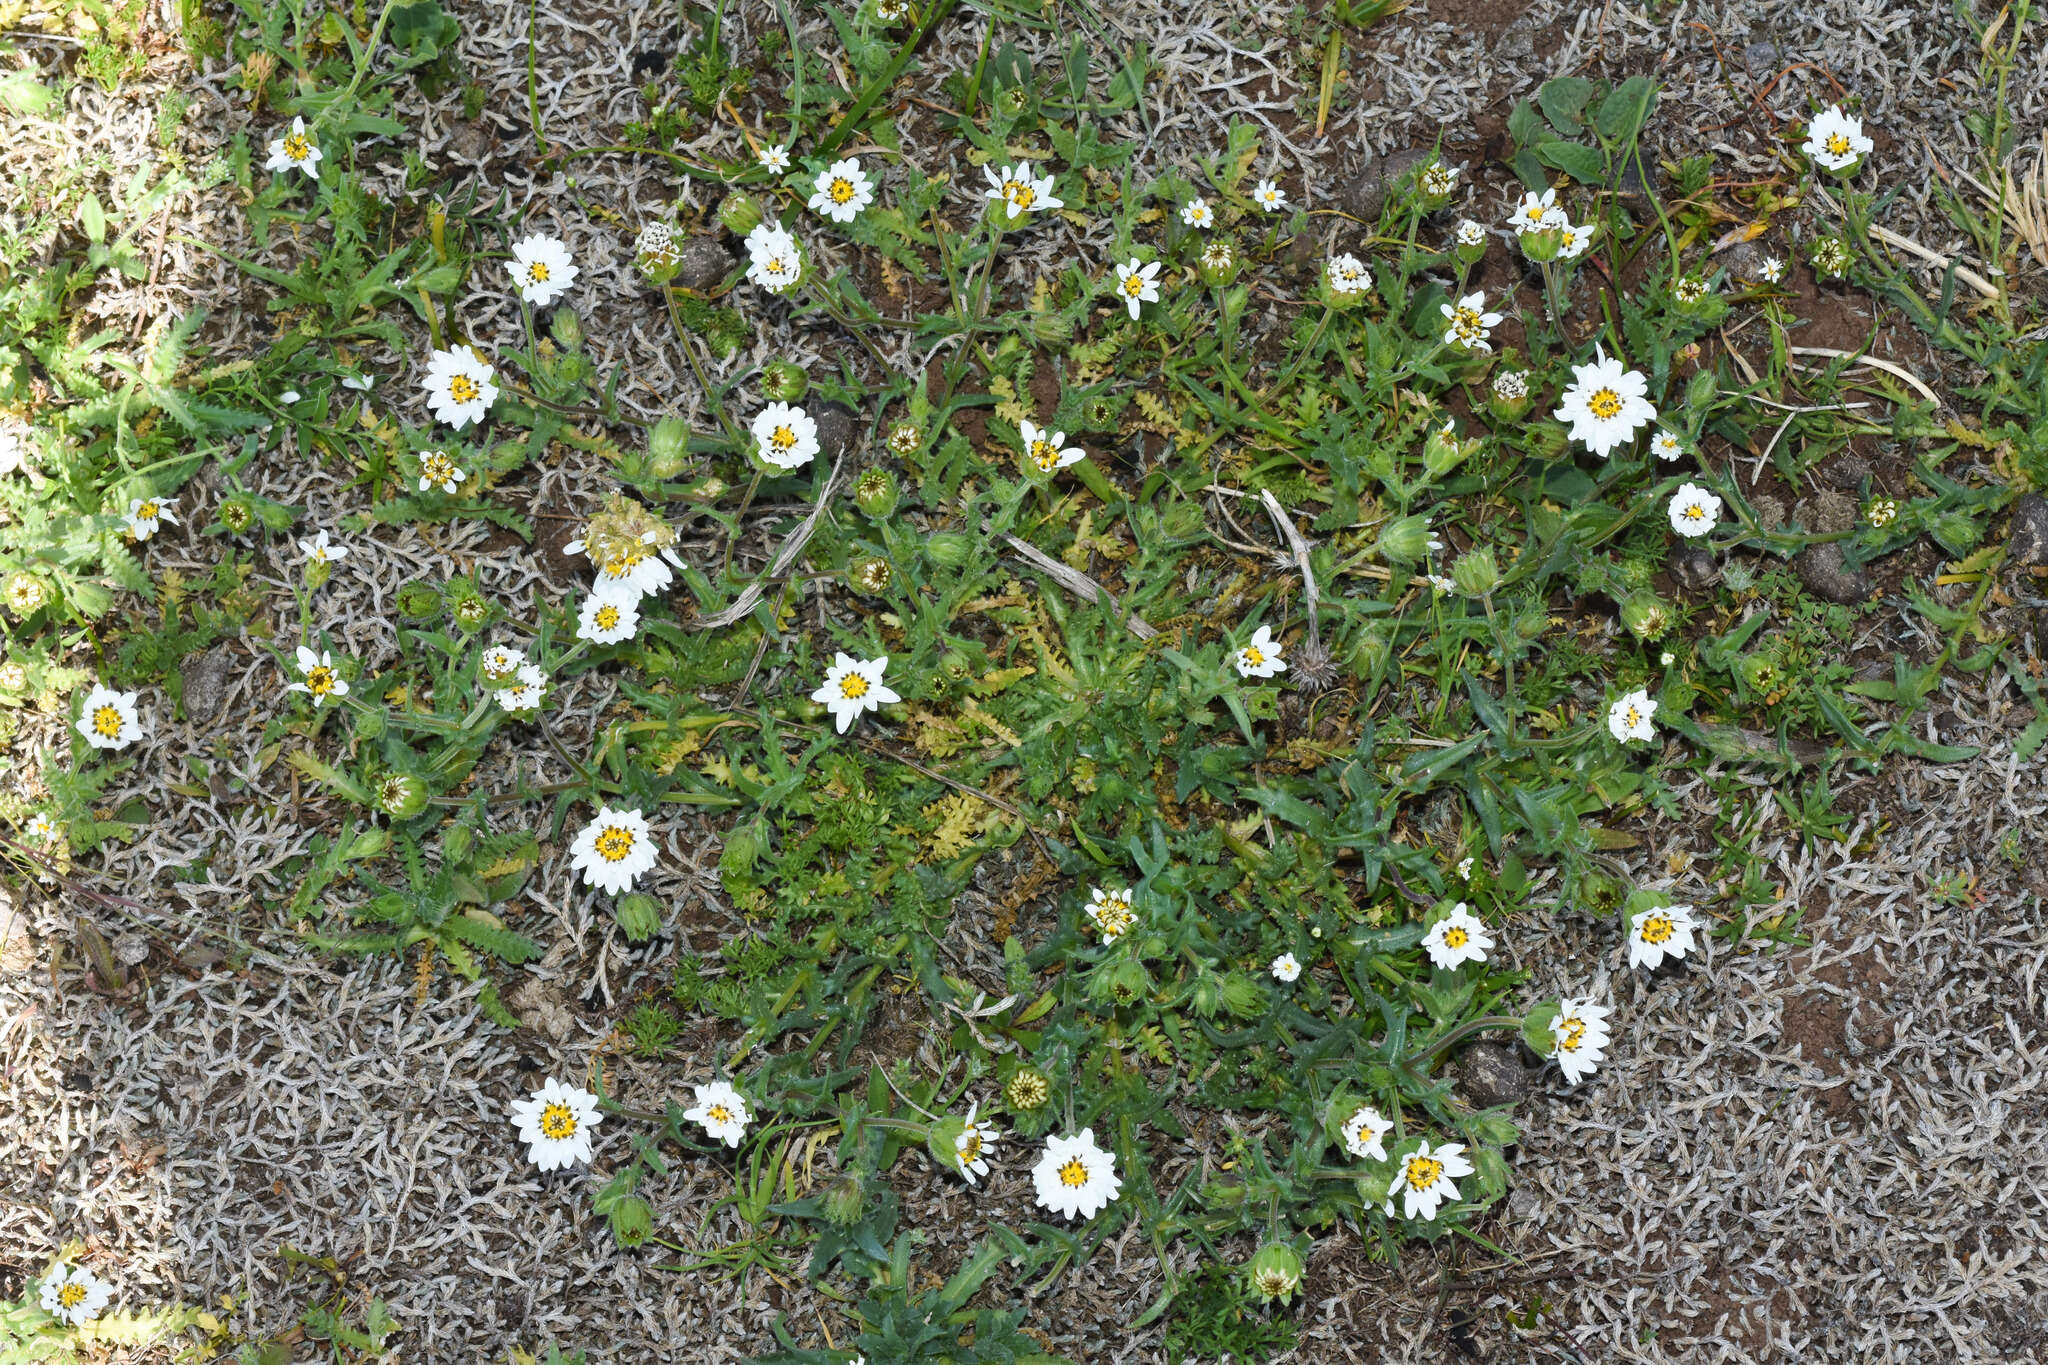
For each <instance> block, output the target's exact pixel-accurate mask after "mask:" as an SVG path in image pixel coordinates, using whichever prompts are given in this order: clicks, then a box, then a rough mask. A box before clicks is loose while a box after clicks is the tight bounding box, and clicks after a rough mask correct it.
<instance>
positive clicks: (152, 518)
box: [121, 498, 178, 540]
mask: <svg viewBox="0 0 2048 1365" xmlns="http://www.w3.org/2000/svg"><path fill="white" fill-rule="evenodd" d="M177 505H178V500H177V499H176V498H131V499H129V502H128V510H127V511H126V512H124V513H122V514H121V520H122V521H124V522H126V523H127V525H128V534H129V535H131V536H134V537H135V538H136V539H137V540H148V539H149V538H150V537H151V536H153V535H155V534H156V533H157V531H158V529H159V528H160V527H161V526H162V524H163V523H164V522H169V523H170V524H171V525H173V526H176V525H177V524H178V519H177V518H176V517H175V516H173V515H171V512H172V509H174V508H175V507H177Z"/></svg>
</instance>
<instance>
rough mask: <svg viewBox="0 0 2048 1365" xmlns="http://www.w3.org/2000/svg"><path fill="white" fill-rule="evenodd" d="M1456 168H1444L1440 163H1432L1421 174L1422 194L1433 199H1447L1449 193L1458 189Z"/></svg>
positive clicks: (1457, 169) (1458, 169)
mask: <svg viewBox="0 0 2048 1365" xmlns="http://www.w3.org/2000/svg"><path fill="white" fill-rule="evenodd" d="M1461 169H1463V168H1462V167H1458V166H1446V165H1444V163H1443V162H1441V161H1432V162H1430V163H1429V165H1428V167H1427V168H1426V169H1425V170H1424V171H1423V172H1422V192H1423V193H1424V194H1426V195H1429V196H1430V197H1431V198H1433V199H1448V198H1450V196H1451V191H1453V190H1455V189H1456V188H1458V172H1459V171H1460V170H1461Z"/></svg>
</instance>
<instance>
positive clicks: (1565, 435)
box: [1522, 422, 1571, 460]
mask: <svg viewBox="0 0 2048 1365" xmlns="http://www.w3.org/2000/svg"><path fill="white" fill-rule="evenodd" d="M1522 441H1523V444H1524V445H1525V446H1526V447H1527V448H1528V451H1529V454H1530V455H1532V456H1533V457H1535V458H1536V459H1539V460H1555V459H1559V458H1561V457H1562V456H1563V455H1564V453H1565V451H1566V450H1568V449H1569V448H1570V446H1571V434H1570V433H1569V432H1567V431H1566V430H1565V429H1564V428H1563V427H1561V426H1559V425H1558V424H1557V423H1555V422H1532V423H1530V424H1529V425H1528V426H1526V427H1523V428H1522Z"/></svg>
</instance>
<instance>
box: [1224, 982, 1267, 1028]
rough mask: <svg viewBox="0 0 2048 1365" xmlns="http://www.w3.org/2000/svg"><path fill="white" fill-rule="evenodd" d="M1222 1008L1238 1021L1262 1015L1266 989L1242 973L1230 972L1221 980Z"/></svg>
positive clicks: (1264, 1006)
mask: <svg viewBox="0 0 2048 1365" xmlns="http://www.w3.org/2000/svg"><path fill="white" fill-rule="evenodd" d="M1223 1008H1225V1009H1227V1010H1229V1011H1230V1012H1231V1013H1232V1014H1234V1015H1236V1016H1237V1017H1238V1018H1240V1019H1249V1018H1251V1017H1253V1016H1254V1015H1257V1014H1263V1013H1264V1012H1265V1009H1266V988H1265V987H1264V986H1261V985H1260V984H1259V983H1258V982H1257V981H1254V980H1253V979H1252V978H1251V977H1250V976H1248V975H1246V974H1245V973H1243V972H1232V973H1230V975H1228V976H1226V977H1224V978H1223Z"/></svg>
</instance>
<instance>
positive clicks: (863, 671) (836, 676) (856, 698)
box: [811, 652, 903, 735]
mask: <svg viewBox="0 0 2048 1365" xmlns="http://www.w3.org/2000/svg"><path fill="white" fill-rule="evenodd" d="M888 667H889V656H888V655H886V654H883V655H881V656H879V657H877V658H873V659H856V658H854V657H853V656H852V655H851V654H841V653H837V652H835V653H834V654H833V655H832V667H830V668H829V669H827V670H825V681H824V682H823V683H822V684H820V685H819V687H818V690H817V691H815V692H813V693H811V700H812V701H814V702H818V703H820V704H822V705H823V706H824V708H825V709H826V710H827V711H830V712H831V713H832V720H833V723H834V724H835V725H836V726H837V727H838V730H839V733H840V734H842V735H843V734H845V733H846V732H847V731H848V730H850V729H852V728H853V723H854V722H855V721H856V720H859V719H860V718H861V717H862V716H863V715H865V714H866V713H867V712H869V711H879V710H881V709H882V707H883V706H884V705H886V704H888V703H890V702H899V701H902V700H903V698H902V697H899V696H898V695H896V693H895V692H894V691H893V690H892V689H891V688H890V687H889V686H888V685H887V684H886V683H884V682H883V681H882V674H883V672H884V671H885V670H886V669H887V668H888Z"/></svg>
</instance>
